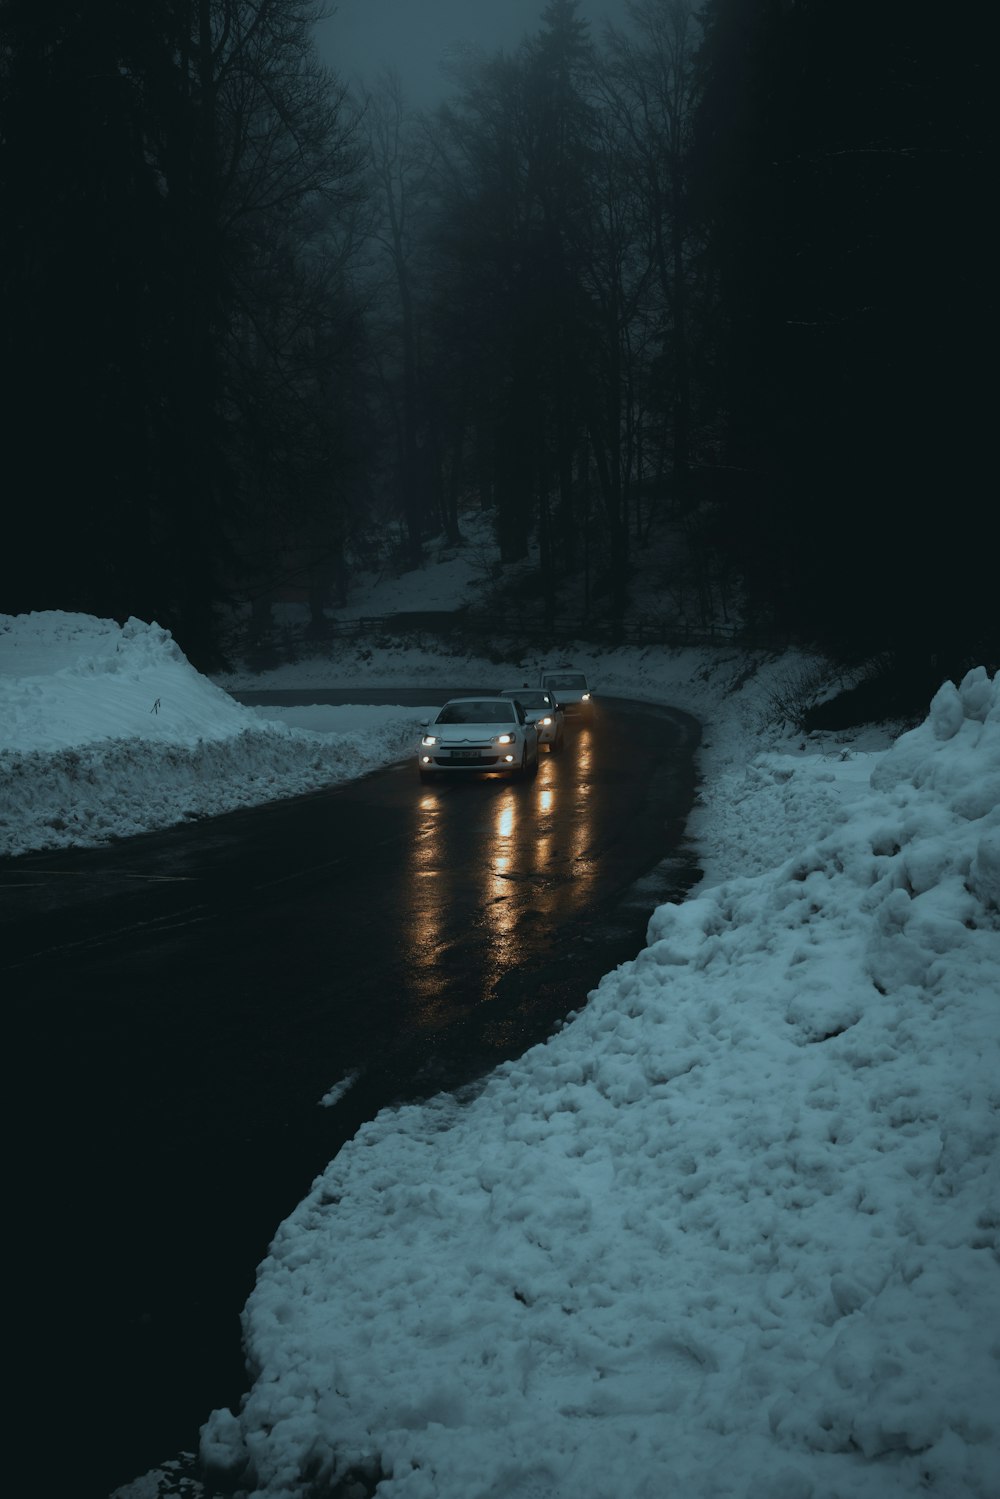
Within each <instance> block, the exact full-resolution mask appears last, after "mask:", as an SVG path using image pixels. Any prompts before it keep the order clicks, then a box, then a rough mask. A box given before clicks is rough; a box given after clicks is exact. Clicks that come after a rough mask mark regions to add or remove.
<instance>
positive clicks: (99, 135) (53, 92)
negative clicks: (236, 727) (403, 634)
mask: <svg viewBox="0 0 1000 1499" xmlns="http://www.w3.org/2000/svg"><path fill="white" fill-rule="evenodd" d="M628 10H629V21H630V23H629V26H628V28H627V29H625V30H621V31H618V30H615V29H614V28H610V27H609V28H606V29H604V30H603V31H602V32H601V33H600V34H599V35H598V34H595V33H594V30H593V29H592V28H590V27H588V26H587V25H586V24H585V23H584V22H583V21H582V20H581V18H580V17H579V15H578V10H577V6H576V4H575V0H550V3H548V4H547V5H546V7H545V8H544V10H543V12H542V15H541V19H540V23H539V28H538V30H537V32H536V33H534V34H533V35H530V36H528V37H526V38H525V39H524V41H523V43H522V44H521V45H520V46H519V47H518V48H516V49H515V50H513V51H511V52H508V53H502V54H498V55H495V56H484V55H481V54H476V53H473V52H470V53H469V54H468V56H467V57H465V58H464V59H463V60H461V61H459V62H455V63H453V64H452V65H451V72H450V75H449V90H448V94H447V97H446V99H445V102H444V103H442V105H441V106H440V107H439V108H438V109H437V110H436V111H434V112H432V113H426V112H425V113H417V112H414V111H411V110H410V109H409V108H408V105H407V101H406V99H405V97H404V96H403V94H402V91H401V88H400V85H399V83H398V80H397V79H396V78H394V76H393V75H392V74H391V73H385V74H383V75H382V76H380V77H379V78H377V79H372V80H371V81H370V89H369V91H368V92H367V93H366V94H364V95H363V96H362V95H361V94H360V93H359V92H358V91H354V92H352V91H349V90H348V89H347V87H346V86H345V85H344V84H343V83H342V82H341V81H339V80H338V78H337V76H336V75H335V74H333V73H331V72H330V71H329V70H327V69H325V68H324V67H323V66H322V65H321V63H320V61H319V59H318V56H317V53H316V49H315V43H314V40H313V29H314V23H315V20H316V18H317V15H318V14H319V8H318V7H317V6H316V5H315V4H314V3H313V0H144V3H143V4H141V5H136V4H135V3H134V0H103V3H100V4H97V5H94V4H84V3H82V0H48V3H46V4H45V5H39V4H38V3H37V0H4V4H3V7H2V11H0V18H2V19H0V87H2V98H0V201H2V203H3V213H2V217H0V278H2V295H3V319H2V339H3V350H2V368H3V372H4V376H5V387H6V388H5V391H4V398H3V418H4V422H3V426H4V464H3V468H4V479H5V483H4V492H5V501H6V526H5V533H6V538H7V540H6V544H5V545H4V547H3V549H2V558H3V561H2V566H0V608H2V609H4V610H5V611H7V612H11V613H18V612H22V611H29V610H34V609H66V610H79V611H84V612H88V613H93V614H97V615H101V616H107V617H112V618H117V619H119V620H124V619H125V618H127V617H128V616H129V615H133V614H134V615H137V616H139V617H141V618H144V619H155V620H157V621H158V622H159V623H161V624H163V625H165V626H167V627H169V628H170V629H172V630H173V632H174V634H175V635H176V637H177V639H178V641H179V642H180V644H181V646H182V647H183V649H184V650H185V651H186V652H187V653H188V655H189V656H190V658H191V659H192V660H193V661H194V662H195V663H196V664H198V665H200V666H201V667H202V668H203V669H210V668H211V667H213V666H217V665H219V664H220V663H221V662H222V661H223V659H224V657H225V653H226V650H227V644H226V642H227V640H228V639H229V638H230V636H229V635H228V634H227V631H228V630H229V629H230V627H231V623H232V620H233V619H235V618H243V619H245V620H246V621H247V624H246V628H247V630H248V631H249V632H250V638H254V637H256V638H258V639H260V638H263V637H264V636H265V635H266V633H267V631H268V628H269V618H270V603H271V600H272V599H273V598H274V597H275V596H276V594H277V592H278V591H279V590H280V589H281V588H283V587H286V586H287V585H288V584H289V583H290V582H294V583H295V584H296V585H297V586H299V587H301V588H302V590H303V591H304V596H305V597H307V598H308V601H309V604H310V608H311V611H312V619H313V623H314V626H315V633H316V634H317V636H321V635H322V632H323V628H324V610H325V609H326V608H328V607H329V606H331V605H334V604H335V603H336V602H337V600H338V598H340V597H342V596H343V593H344V590H345V589H346V588H347V587H348V586H349V581H350V575H351V570H352V568H358V567H361V566H365V565H368V564H369V563H370V560H371V558H372V556H373V555H375V554H376V553H379V554H385V555H388V556H389V558H390V561H391V563H392V565H394V566H396V567H399V568H403V567H407V566H414V565H418V564H419V563H420V560H421V557H422V555H423V549H424V546H425V544H426V542H427V540H428V538H430V537H433V536H437V535H440V534H441V533H444V534H446V535H447V536H449V537H451V538H452V539H453V540H455V541H457V540H458V538H459V517H460V516H461V514H463V513H464V512H465V511H466V510H468V509H469V508H470V507H474V508H479V509H483V510H486V511H488V512H489V513H490V515H491V517H492V519H493V523H494V526H495V534H496V537H497V541H498V545H499V552H500V558H501V562H502V563H512V562H516V561H519V560H520V559H523V558H524V557H525V556H527V555H528V553H529V549H532V550H533V551H537V556H538V576H537V593H538V599H539V602H540V612H539V615H538V626H537V628H538V629H539V630H540V631H544V629H545V625H546V621H547V620H548V621H551V618H552V614H553V611H554V610H555V608H556V600H557V595H558V591H559V588H560V586H561V584H562V583H563V582H564V581H565V580H574V579H575V580H577V581H579V580H584V582H585V587H584V590H583V594H582V597H583V600H584V603H583V607H584V608H585V610H586V611H587V612H588V613H589V614H590V615H591V616H592V617H593V619H594V621H595V623H597V622H600V624H601V626H602V628H604V629H605V630H606V632H607V634H606V638H607V639H608V640H609V641H614V640H615V639H616V638H620V631H621V630H622V628H623V627H624V624H625V622H626V621H627V619H628V616H629V608H630V605H629V577H630V567H631V564H632V559H634V557H635V556H636V554H637V552H638V551H639V550H641V549H642V548H643V547H645V546H647V545H648V544H649V542H650V538H651V537H652V536H659V535H663V534H669V535H670V536H672V537H675V538H676V540H677V547H678V556H679V561H678V566H681V565H683V568H684V569H685V577H686V579H687V584H688V588H689V596H690V597H691V598H692V599H694V600H695V608H694V610H693V611H692V610H691V609H690V608H689V610H688V614H689V615H690V614H691V613H692V612H693V613H694V614H696V615H697V619H696V621H695V622H696V623H698V624H700V625H702V626H704V627H705V628H707V627H708V626H710V625H711V624H712V623H713V622H714V621H717V620H718V619H719V618H720V617H724V618H726V619H727V620H728V621H732V622H734V626H735V627H736V628H738V630H739V631H740V632H742V633H743V636H744V638H745V639H746V640H748V641H768V642H784V643H787V644H791V643H796V644H803V645H811V646H815V647H817V648H819V649H821V650H824V651H826V652H828V653H830V654H831V655H832V656H833V657H834V658H835V659H837V660H839V661H842V662H845V663H853V664H856V665H857V664H864V663H867V664H868V666H869V668H870V670H872V671H876V672H878V673H879V674H881V675H882V677H883V679H884V678H885V676H886V674H887V673H888V674H890V675H891V677H892V679H893V680H894V681H896V682H898V683H906V684H910V685H911V686H912V689H913V691H914V692H915V693H917V694H919V695H921V700H922V697H923V695H925V694H926V691H927V690H928V689H930V690H931V691H933V690H934V688H935V687H936V686H937V684H938V683H939V682H940V680H941V678H942V676H945V675H949V674H955V673H958V672H961V671H963V670H964V669H965V668H966V667H967V666H969V665H974V664H978V663H980V662H984V663H986V664H987V665H991V664H992V665H993V666H995V663H996V660H997V656H998V654H1000V651H998V639H997V637H998V627H997V621H996V614H997V611H996V606H995V601H994V595H995V584H994V576H995V571H996V565H995V554H994V553H993V552H992V551H991V546H992V545H993V544H991V543H990V542H989V536H990V535H991V534H992V531H993V529H994V527H993V525H992V523H991V516H992V512H993V510H994V508H995V502H994V501H991V500H990V499H989V495H990V493H992V491H993V488H994V485H993V483H992V482H991V475H990V471H989V468H988V467H987V453H986V448H987V409H986V407H987V396H986V392H987V388H988V386H987V380H986V375H985V365H986V362H987V355H988V347H989V338H990V333H989V328H988V326H987V307H988V306H989V303H990V300H991V296H990V294H991V290H992V285H991V283H992V279H993V275H992V268H991V269H990V271H989V272H988V270H987V263H986V262H987V244H988V242H989V239H990V237H991V236H990V231H989V227H988V225H987V205H988V201H989V174H988V162H989V159H990V158H989V155H988V151H987V145H986V142H987V140H988V136H989V130H988V126H987V118H986V101H987V84H986V80H985V77H984V72H985V66H986V58H987V55H988V54H987V49H986V47H985V45H984V43H985V35H984V34H980V35H977V34H976V28H977V27H979V28H980V30H981V31H982V30H983V28H984V23H985V17H984V15H983V14H982V12H977V11H976V10H975V8H973V10H972V11H970V12H966V13H963V15H962V17H961V20H960V22H959V20H958V19H957V18H955V19H953V20H951V21H949V20H947V19H946V18H945V17H944V16H943V14H942V13H941V12H940V10H938V11H937V12H934V11H932V10H931V8H930V7H926V6H920V5H914V4H913V3H912V0H879V3H878V4H875V5H865V6H861V5H853V4H850V3H845V0H707V3H705V4H703V5H700V6H699V5H697V4H695V3H687V0H636V3H635V4H634V5H630V6H629V7H628ZM990 258H991V260H992V257H990ZM984 346H985V347H984ZM501 571H502V569H501ZM669 614H670V606H669V599H668V598H666V597H665V600H664V616H665V618H669ZM689 623H690V621H689Z"/></svg>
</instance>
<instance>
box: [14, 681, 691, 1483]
mask: <svg viewBox="0 0 1000 1499" xmlns="http://www.w3.org/2000/svg"><path fill="white" fill-rule="evenodd" d="M454 690H455V689H450V688H448V689H444V688H442V689H440V690H439V691H438V692H436V693H435V692H429V691H428V690H426V689H422V690H419V691H414V692H413V693H411V694H402V693H400V692H399V691H398V690H397V689H393V690H392V692H391V693H385V694H379V693H377V692H372V693H366V694H364V701H367V702H376V701H378V700H379V698H380V696H382V697H383V698H384V699H385V700H388V701H395V702H398V701H400V699H401V697H408V700H409V701H411V702H414V703H417V704H422V703H427V702H429V701H435V700H441V701H443V700H444V698H445V697H446V696H449V695H451V694H452V692H453V691H454ZM466 690H472V689H466ZM266 697H267V700H268V701H271V702H275V701H285V702H290V701H292V700H293V699H294V700H295V701H297V702H322V701H330V700H334V699H336V700H339V701H350V700H351V698H350V696H349V695H348V694H333V693H328V694H324V693H320V692H312V693H299V694H294V695H291V696H290V695H288V694H268V695H266ZM264 698H265V695H264V694H260V695H258V697H257V698H256V699H254V701H263V700H264ZM244 700H245V701H248V700H249V699H248V698H245V699H244ZM354 700H355V701H358V700H361V699H360V695H359V694H357V693H355V695H354ZM698 733H699V730H698V725H697V724H696V723H695V722H694V720H692V719H690V718H688V717H687V716H686V715H684V714H681V713H675V712H673V711H672V710H669V709H662V708H653V707H648V706H639V705H635V704H629V703H627V702H623V701H618V700H613V699H611V700H607V699H606V700H603V701H602V702H601V703H600V705H599V706H598V708H597V709H596V710H595V713H594V715H593V718H592V720H591V721H590V722H587V723H576V722H575V721H573V720H570V722H569V727H568V732H567V739H566V747H565V749H564V751H563V752H562V753H561V754H559V755H555V756H549V755H547V754H544V753H543V755H542V759H541V766H540V770H539V774H538V776H537V778H536V779H535V780H533V781H528V782H525V783H523V784H510V783H507V782H505V781H501V780H497V779H490V778H485V777H484V778H475V779H469V780H462V781H460V782H454V783H452V782H448V783H444V782H439V783H436V784H434V785H431V786H421V785H420V784H419V783H418V781H417V777H416V771H415V768H414V766H413V765H412V764H407V765H405V766H398V767H393V768H390V769H387V770H385V771H381V772H378V773H376V774H373V775H370V776H366V777H364V778H362V779H361V780H357V781H352V782H349V783H347V784H346V785H344V786H341V787H335V788H332V789H331V790H329V791H324V792H321V793H316V794H314V795H311V796H306V797H299V798H295V799H293V800H289V801H284V802H278V803H271V804H268V805H266V806H264V807H261V808H259V809H255V810H253V811H247V812H239V813H235V814H231V815H228V816H224V817H219V818H214V819H211V820H206V821H204V822H201V823H197V824H192V825H187V826H184V827H180V828H175V829H171V830H169V831H167V832H163V833H153V834H146V835H143V836H141V837H138V838H134V839H129V840H128V841H127V842H122V843H119V844H116V845H114V846H112V847H109V848H104V849H98V850H72V851H69V852H61V853H47V854H37V855H29V856H26V857H23V858H20V859H17V860H13V861H9V860H8V861H0V992H2V993H3V995H4V1010H5V1015H6V1017H7V1021H8V1057H9V1059H10V1060H9V1063H8V1067H9V1086H8V1094H9V1097H10V1100H11V1105H12V1107H11V1113H10V1120H11V1123H10V1124H9V1126H8V1139H9V1143H10V1145H11V1147H12V1148H11V1150H10V1151H9V1157H10V1158H12V1161H13V1164H12V1172H11V1178H10V1180H9V1188H10V1190H11V1192H12V1195H13V1200H14V1202H16V1205H17V1206H16V1212H15V1221H16V1222H17V1223H18V1224H19V1225H20V1226H21V1232H20V1233H19V1234H18V1235H17V1237H16V1243H17V1256H18V1273H17V1274H16V1275H15V1276H14V1277H13V1279H12V1282H11V1286H12V1293H13V1296H14V1302H15V1305H14V1313H13V1323H14V1333H15V1341H16V1344H17V1347H18V1357H19V1359H20V1367H21V1370H22V1378H21V1385H20V1388H21V1394H22V1397H23V1401H22V1403H23V1407H24V1410H23V1415H22V1416H21V1417H20V1419H21V1421H22V1424H23V1423H27V1424H28V1426H29V1427H37V1431H36V1433H35V1437H34V1441H35V1442H36V1443H41V1444H43V1450H45V1447H44V1444H45V1440H46V1439H45V1432H46V1431H47V1430H48V1429H49V1428H50V1427H51V1429H52V1430H53V1431H57V1432H59V1433H60V1435H59V1439H58V1441H57V1442H55V1443H49V1444H48V1450H47V1452H46V1467H45V1469H44V1473H45V1477H44V1480H43V1487H49V1491H51V1492H62V1493H65V1494H66V1495H67V1496H69V1495H72V1496H73V1499H89V1496H91V1495H93V1496H95V1499H99V1496H104V1495H107V1494H108V1492H109V1491H110V1489H111V1488H112V1487H113V1486H114V1485H115V1484H118V1483H122V1482H125V1481H127V1480H128V1479H130V1478H134V1477H136V1476H138V1475H139V1474H140V1473H142V1472H145V1471H146V1470H147V1469H148V1468H149V1467H150V1466H152V1465H154V1464H155V1463H157V1462H159V1461H161V1460H162V1459H163V1458H165V1457H169V1456H171V1455H172V1454H173V1453H175V1452H177V1451H178V1450H180V1449H182V1448H185V1447H187V1448H190V1447H191V1446H192V1445H193V1444H194V1443H195V1441H196V1439H197V1428H198V1425H199V1424H200V1423H201V1422H202V1421H203V1420H204V1419H205V1418H206V1417H207V1415H208V1413H209V1411H210V1410H211V1409H212V1408H213V1407H215V1406H218V1405H222V1404H235V1402H236V1401H237V1400H238V1398H239V1395H240V1392H241V1391H242V1389H243V1388H244V1385H245V1380H244V1377H243V1368H242V1360H241V1356H240V1347H239V1320H238V1319H239V1312H240V1309H241V1307H242V1305H243V1302H244V1301H245V1299H246V1296H247V1294H248V1293H249V1291H250V1289H251V1288H252V1285H253V1278H254V1270H255V1267H256V1265H257V1263H258V1262H259V1260H260V1259H261V1258H262V1256H263V1255H264V1254H265V1252H266V1250H267V1245H268V1242H269V1240H270V1238H271V1236H272V1234H273V1232H274V1229H275V1228H276V1226H277V1224H278V1223H279V1222H280V1221H281V1219H282V1217H284V1216H285V1214H287V1213H288V1212H289V1211H290V1210H291V1208H292V1207H294V1205H295V1204H296V1203H297V1202H298V1201H299V1200H300V1199H301V1197H302V1196H303V1195H304V1193H305V1191H306V1190H307V1189H308V1186H309V1184H310V1182H311V1180H312V1179H313V1177H314V1176H315V1175H316V1173H317V1172H318V1171H319V1170H321V1169H322V1167H323V1166H324V1165H325V1164H326V1162H327V1161H328V1160H330V1159H331V1158H332V1156H333V1155H334V1154H335V1153H336V1151H337V1150H338V1149H339V1147H340V1145H342V1144H343V1142H344V1141H345V1140H346V1139H349V1138H350V1136H351V1135H352V1134H353V1133H354V1132H355V1131H356V1129H357V1128H358V1126H359V1125H360V1124H361V1123H363V1122H364V1121H365V1120H366V1119H369V1118H371V1117H373V1115H374V1114H375V1113H376V1112H377V1110H378V1109H379V1108H381V1107H383V1106H385V1105H387V1104H391V1103H392V1102H394V1101H398V1100H403V1099H412V1098H416V1097H421V1096H426V1095H427V1094H429V1093H432V1092H435V1091H437V1090H439V1089H441V1088H456V1087H460V1086H463V1085H465V1084H469V1083H471V1082H473V1081H474V1080H475V1079H476V1078H478V1077H481V1076H482V1075H483V1074H484V1072H486V1071H488V1070H489V1069H490V1068H492V1067H493V1066H495V1065H496V1064H497V1063H498V1062H500V1061H502V1060H504V1059H506V1058H509V1057H512V1056H517V1055H519V1054H520V1053H521V1052H523V1051H524V1050H525V1049H526V1048H527V1047H528V1046H529V1045H531V1044H533V1043H534V1042H536V1041H538V1040H542V1039H544V1037H545V1036H546V1035H548V1034H550V1033H551V1031H552V1029H553V1027H554V1026H555V1025H557V1024H558V1022H559V1021H560V1019H561V1018H562V1017H564V1016H565V1015H566V1014H567V1013H568V1012H569V1011H571V1010H573V1009H576V1008H579V1007H580V1005H581V1004H582V1003H583V1002H584V1001H585V999H586V995H587V993H588V991H589V989H591V988H593V986H594V985H595V984H596V983H597V981H598V980H599V978H600V977H601V975H602V974H604V973H606V972H608V971H609V970H610V969H612V968H614V967H615V966H616V965H617V964H618V963H619V962H622V961H624V960H626V959H627V958H629V957H631V956H633V955H634V954H635V952H636V951H637V950H638V948H639V946H640V945H641V943H642V941H643V935H644V932H645V926H646V921H647V920H648V916H649V914H650V911H651V910H652V909H653V907H654V906H655V905H656V904H657V903H658V902H659V901H661V900H663V899H666V898H670V897H677V896H679V895H680V894H681V893H683V891H684V890H686V889H687V888H688V887H689V885H690V883H691V882H692V880H693V879H694V878H695V877H696V874H697V871H696V870H695V869H694V868H693V866H692V864H691V860H690V857H689V856H688V854H687V853H686V852H685V850H684V847H683V844H682V833H683V825H684V819H685V817H686V815H687V812H688V809H689V807H690V803H691V800H692V797H693V793H694V770H693V763H692V754H693V750H694V748H695V746H696V744H697V740H698ZM348 1073H357V1075H358V1078H357V1082H356V1083H355V1085H354V1086H353V1087H352V1088H351V1089H350V1091H349V1092H347V1094H346V1095H345V1096H344V1098H343V1099H342V1100H341V1101H340V1102H339V1103H338V1104H337V1105H336V1106H334V1107H333V1108H321V1107H318V1106H317V1105H318V1101H319V1099H320V1098H321V1097H322V1096H323V1094H324V1093H325V1092H327V1090H328V1089H330V1088H331V1087H332V1086H333V1085H334V1084H335V1083H337V1082H338V1081H339V1080H340V1079H341V1078H343V1077H344V1076H345V1075H346V1074H348ZM53 1461H54V1463H55V1466H56V1468H57V1469H58V1470H59V1473H60V1474H61V1478H60V1480H59V1484H60V1486H55V1485H54V1484H53V1480H54V1478H55V1476H56V1475H55V1474H54V1473H53V1472H52V1464H53ZM40 1476H41V1475H40Z"/></svg>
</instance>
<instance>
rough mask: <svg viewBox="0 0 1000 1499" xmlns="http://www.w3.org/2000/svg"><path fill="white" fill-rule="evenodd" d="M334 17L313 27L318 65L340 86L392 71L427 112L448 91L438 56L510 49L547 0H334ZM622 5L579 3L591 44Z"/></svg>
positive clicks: (535, 22)
mask: <svg viewBox="0 0 1000 1499" xmlns="http://www.w3.org/2000/svg"><path fill="white" fill-rule="evenodd" d="M336 4H337V10H336V13H335V14H334V15H333V16H332V17H331V18H330V19H329V20H327V21H323V22H321V23H320V25H319V26H318V27H317V29H316V36H317V41H318V44H319V49H320V54H321V56H322V58H323V61H324V62H325V63H326V64H327V65H328V66H329V67H331V68H333V69H334V71H335V72H336V73H338V74H339V75H340V77H341V78H342V79H343V80H344V81H345V82H346V83H353V82H354V80H355V78H356V77H361V78H363V79H364V80H365V81H366V82H367V83H372V82H374V79H375V75H376V74H377V72H378V71H379V69H380V68H381V67H383V66H384V65H386V64H388V65H389V66H391V67H393V68H395V69H396V71H397V72H398V73H399V75H400V77H401V78H402V81H403V90H404V93H405V94H406V97H407V99H408V101H409V102H410V103H411V104H412V105H415V106H417V107H420V108H426V107H428V106H430V105H433V104H436V103H438V102H439V101H440V100H441V99H442V98H444V96H445V94H446V93H447V92H448V84H447V82H446V80H445V79H444V78H443V76H442V74H441V72H440V67H439V63H440V59H441V57H442V55H443V54H444V53H445V52H446V51H447V49H448V48H449V47H451V46H453V45H454V44H455V43H461V42H463V41H464V42H473V43H475V44H477V45H478V46H480V47H482V48H484V49H485V51H487V52H495V51H496V50H497V49H499V48H501V47H502V48H504V49H505V50H511V49H513V48H514V47H516V46H517V44H518V42H519V41H520V40H521V38H522V37H523V36H524V34H525V32H534V31H537V30H538V27H539V24H540V18H541V14H542V11H543V10H544V9H545V4H546V0H336ZM624 10H625V0H582V4H581V6H580V15H581V17H583V19H585V20H587V21H589V22H590V23H591V32H592V35H593V36H594V37H595V39H596V38H597V37H598V36H599V34H600V29H601V26H602V24H603V22H604V20H605V19H608V20H612V21H614V22H615V24H621V23H622V22H623V19H624Z"/></svg>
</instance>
